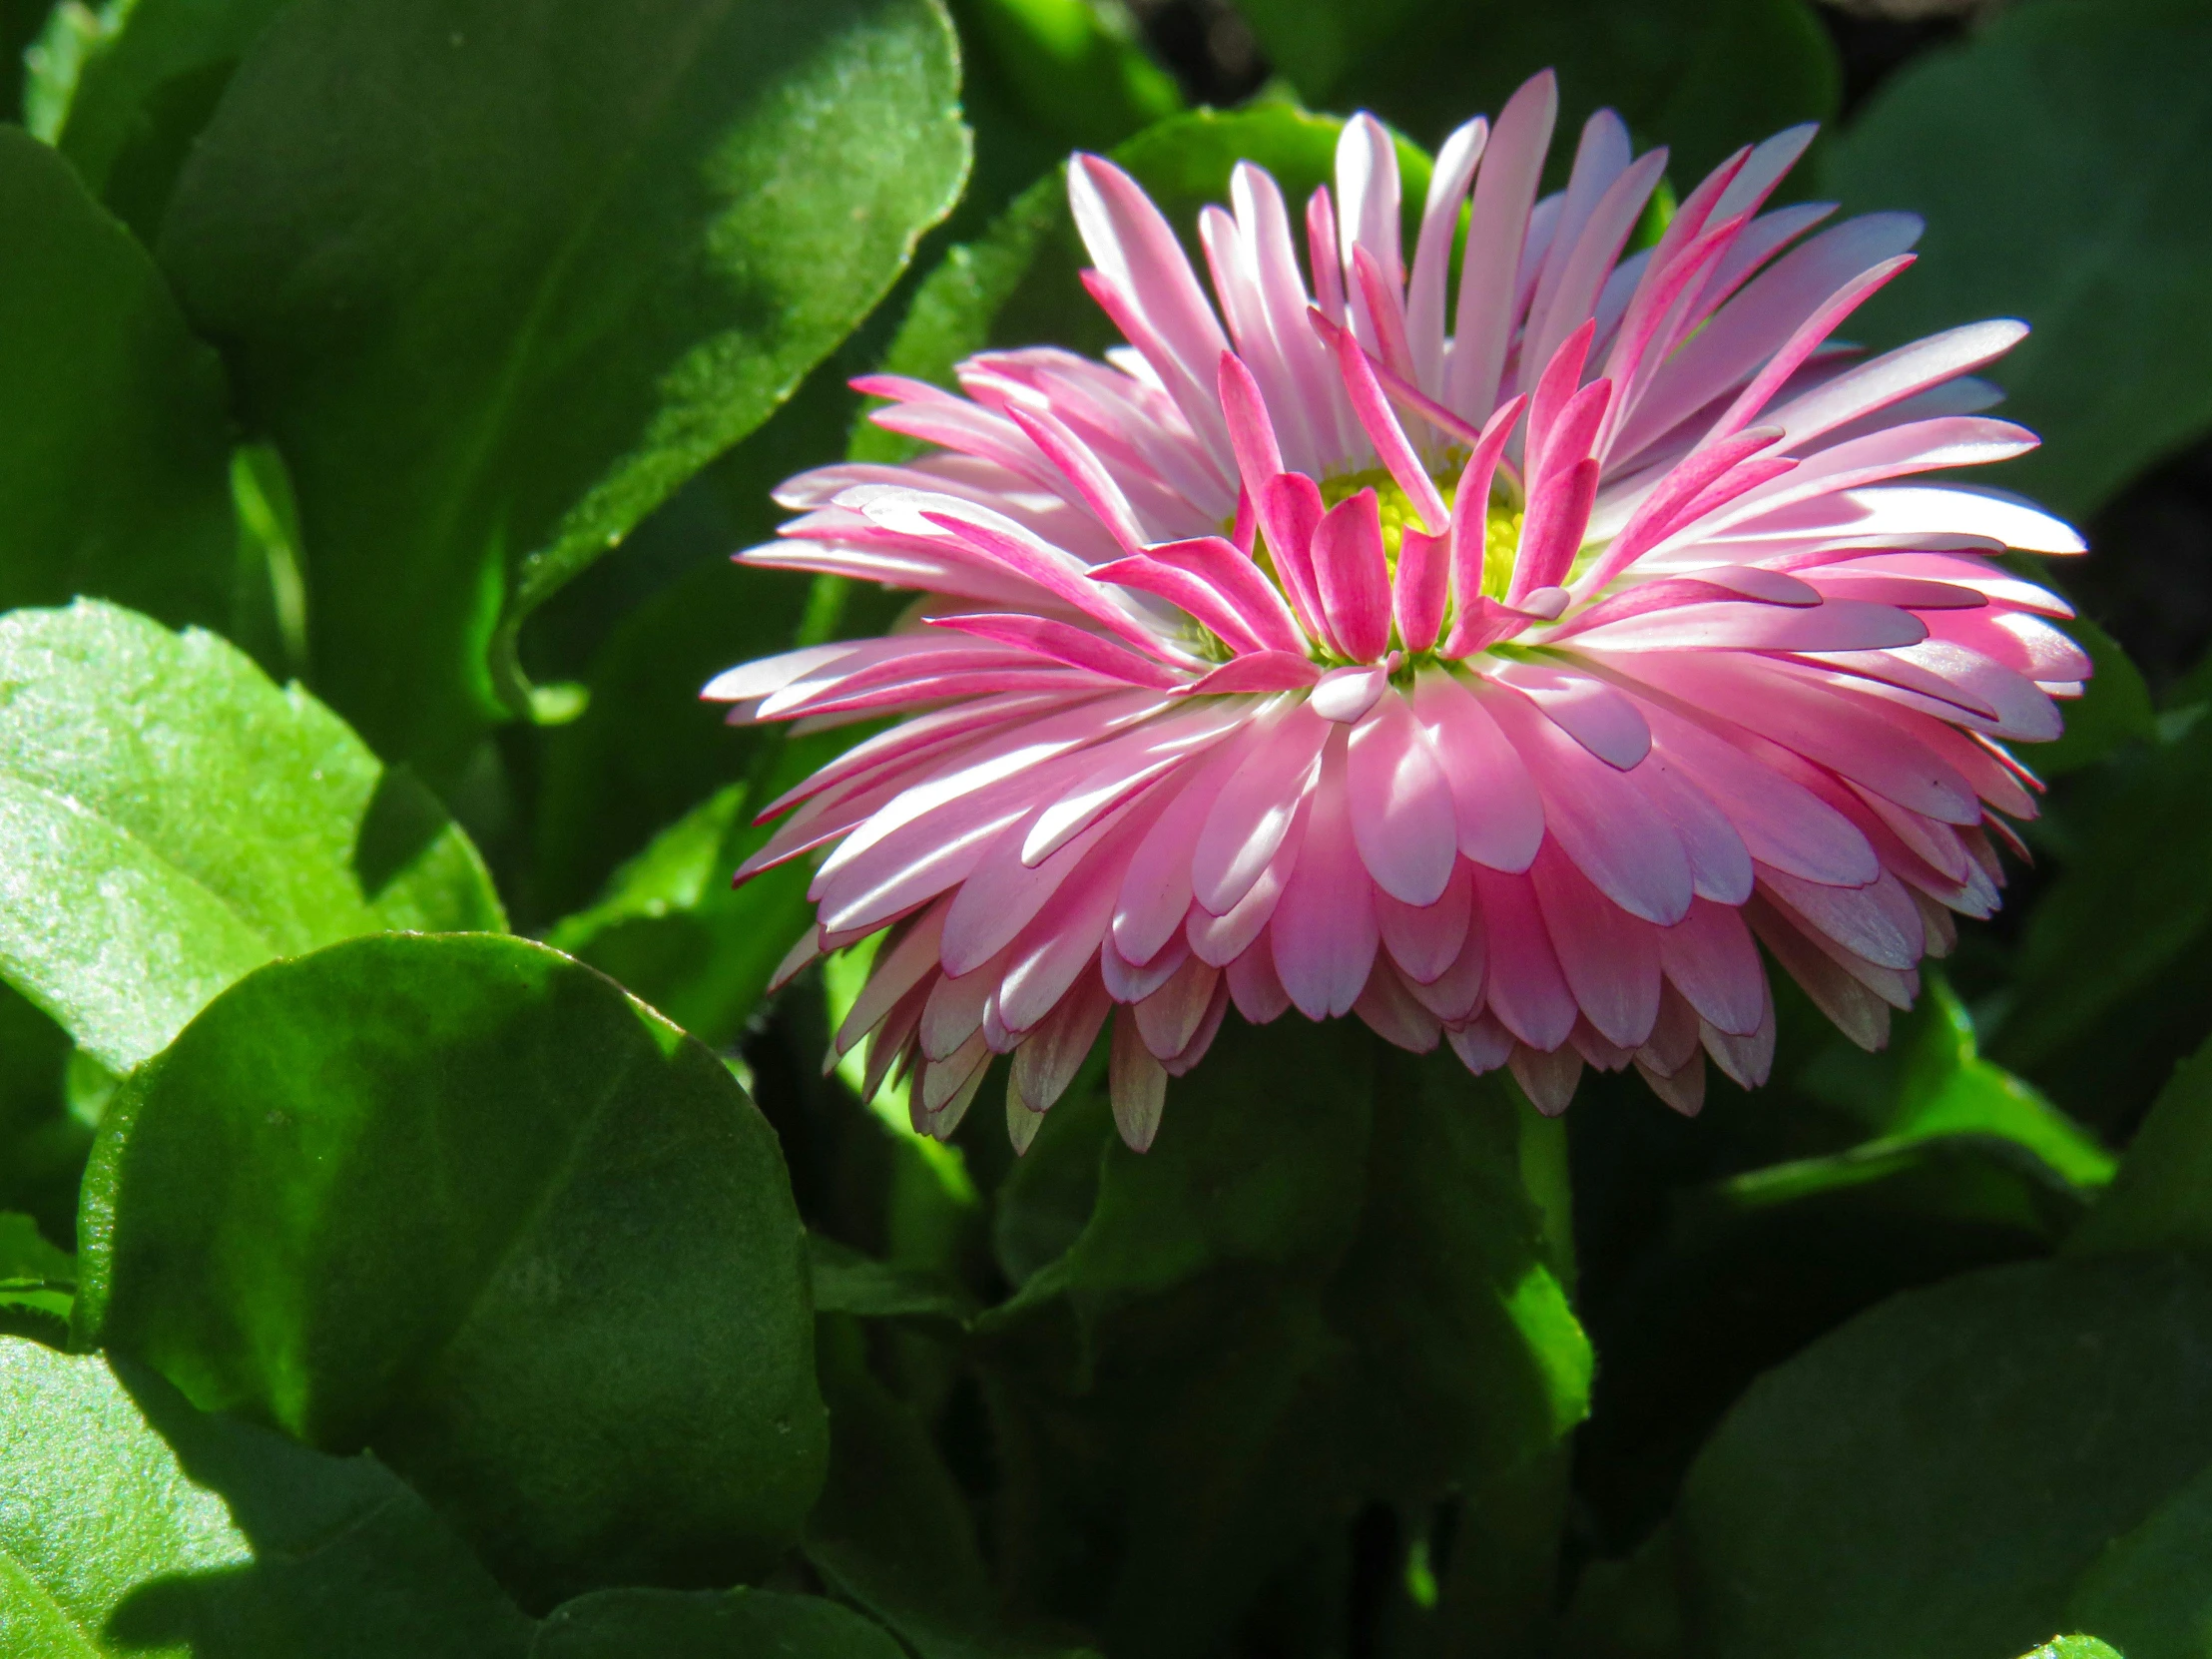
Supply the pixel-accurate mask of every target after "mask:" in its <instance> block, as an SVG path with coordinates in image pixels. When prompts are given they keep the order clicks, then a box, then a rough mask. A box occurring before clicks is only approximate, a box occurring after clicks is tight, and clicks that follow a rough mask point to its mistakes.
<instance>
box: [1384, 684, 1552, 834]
mask: <svg viewBox="0 0 2212 1659" xmlns="http://www.w3.org/2000/svg"><path fill="white" fill-rule="evenodd" d="M1413 717H1414V719H1416V720H1417V721H1419V722H1420V725H1421V729H1422V730H1423V731H1424V732H1425V733H1426V734H1427V735H1428V743H1429V747H1430V748H1431V749H1432V750H1433V751H1434V752H1435V756H1436V761H1437V764H1438V765H1440V766H1441V767H1442V768H1443V773H1444V779H1445V781H1446V782H1447V783H1448V784H1449V785H1450V787H1451V803H1452V816H1453V819H1454V821H1455V822H1456V824H1457V827H1458V831H1459V850H1460V851H1461V852H1464V853H1465V854H1466V855H1467V856H1468V857H1469V858H1472V859H1473V860H1474V861H1475V862H1476V863H1478V864H1486V865H1488V866H1489V867H1490V868H1492V869H1500V870H1523V869H1526V868H1527V867H1528V862H1529V860H1530V859H1531V858H1533V857H1535V856H1536V844H1537V842H1538V841H1540V840H1542V839H1543V833H1544V814H1543V808H1542V806H1541V805H1540V804H1539V802H1538V798H1537V795H1536V786H1535V783H1534V781H1533V780H1531V779H1530V777H1529V776H1528V768H1527V767H1526V766H1525V765H1524V764H1523V763H1522V761H1521V758H1520V755H1519V752H1518V751H1516V750H1515V749H1514V748H1513V746H1512V745H1511V744H1509V743H1507V742H1506V741H1505V737H1504V735H1503V734H1502V733H1500V732H1499V731H1498V729H1497V724H1496V722H1495V721H1493V720H1492V719H1491V718H1490V716H1489V714H1488V712H1487V711H1486V710H1485V709H1484V708H1483V707H1482V705H1481V704H1480V703H1478V702H1477V701H1476V700H1475V698H1474V695H1473V694H1472V693H1471V692H1469V691H1468V690H1467V689H1466V687H1465V686H1463V685H1461V684H1460V683H1459V681H1458V680H1456V679H1454V678H1453V677H1452V676H1451V675H1450V674H1448V673H1443V672H1436V671H1431V672H1429V673H1426V674H1423V675H1421V676H1420V678H1419V679H1418V680H1416V681H1415V682H1414V685H1413Z"/></svg>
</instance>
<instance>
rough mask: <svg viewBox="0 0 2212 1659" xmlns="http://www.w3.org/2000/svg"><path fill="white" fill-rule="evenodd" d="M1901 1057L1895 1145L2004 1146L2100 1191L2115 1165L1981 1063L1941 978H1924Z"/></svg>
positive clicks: (2086, 1137) (1998, 1069)
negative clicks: (1970, 1139)
mask: <svg viewBox="0 0 2212 1659" xmlns="http://www.w3.org/2000/svg"><path fill="white" fill-rule="evenodd" d="M1914 1023H1915V1025H1916V1026H1917V1027H1918V1029H1917V1031H1916V1032H1915V1034H1914V1039H1913V1045H1912V1047H1911V1049H1910V1050H1909V1051H1908V1052H1907V1054H1906V1056H1905V1075H1904V1077H1903V1079H1902V1086H1901V1088H1900V1090H1899V1094H1898V1101H1897V1107H1896V1112H1895V1115H1894V1116H1893V1117H1892V1118H1891V1119H1890V1121H1889V1122H1888V1123H1886V1124H1885V1125H1884V1129H1885V1131H1886V1138H1887V1139H1889V1140H1892V1141H1904V1142H1912V1141H1926V1140H1931V1139H1934V1138H1936V1137H1937V1136H1950V1135H1974V1136H1985V1137H1989V1138H1993V1139H1996V1140H2001V1141H2005V1142H2009V1143H2010V1144H2011V1145H2014V1146H2017V1147H2020V1148H2022V1149H2023V1150H2025V1151H2027V1152H2029V1153H2031V1154H2033V1155H2034V1156H2035V1157H2036V1158H2038V1159H2040V1160H2041V1161H2042V1162H2043V1163H2044V1164H2045V1165H2047V1166H2048V1167H2049V1168H2050V1170H2051V1171H2052V1172H2053V1173H2054V1174H2056V1175H2058V1176H2060V1177H2061V1178H2063V1179H2064V1180H2066V1181H2068V1182H2070V1183H2072V1184H2073V1185H2074V1186H2076V1187H2101V1186H2104V1185H2105V1184H2106V1183H2107V1182H2109V1181H2110V1180H2111V1179H2112V1171H2113V1169H2114V1167H2115V1163H2116V1160H2115V1159H2114V1158H2113V1156H2112V1154H2111V1153H2110V1152H2109V1151H2107V1150H2106V1149H2105V1147H2104V1145H2103V1143H2101V1142H2100V1141H2098V1140H2097V1138H2096V1137H2095V1136H2093V1135H2091V1134H2090V1133H2089V1132H2088V1131H2087V1130H2085V1129H2083V1128H2082V1127H2081V1126H2080V1125H2079V1124H2077V1123H2075V1122H2074V1121H2073V1119H2071V1118H2069V1117H2068V1116H2066V1114H2065V1113H2063V1112H2061V1111H2060V1110H2059V1109H2058V1108H2057V1107H2055V1106H2053V1105H2052V1104H2051V1103H2050V1102H2049V1101H2047V1100H2045V1099H2044V1098H2043V1097H2042V1096H2041V1095H2040V1094H2038V1093H2037V1092H2036V1091H2035V1090H2034V1089H2033V1088H2032V1087H2031V1086H2029V1085H2028V1084H2026V1083H2024V1082H2022V1081H2021V1080H2020V1079H2019V1078H2017V1077H2014V1076H2013V1075H2012V1074H2011V1073H2010V1072H2008V1071H2006V1070H2005V1069H2004V1068H2003V1067H2002V1066H1998V1065H1995V1064H1992V1063H1991V1062H1990V1061H1988V1060H1984V1059H1983V1058H1981V1056H1980V1054H1979V1053H1978V1052H1977V1051H1976V1047H1975V1043H1974V1029H1973V1021H1972V1019H1971V1018H1970V1017H1968V1015H1967V1013H1966V1009H1965V1005H1964V1004H1963V1003H1961V1002H1960V1001H1959V1000H1958V997H1957V994H1956V993H1955V992H1953V991H1952V990H1951V988H1950V985H1949V984H1948V982H1947V981H1945V980H1944V979H1943V978H1942V977H1941V976H1940V975H1938V974H1935V973H1931V974H1930V975H1929V982H1928V989H1927V993H1926V995H1925V997H1924V998H1923V1001H1922V1004H1921V1008H1920V1010H1919V1018H1918V1019H1917V1020H1916V1021H1915V1022H1914Z"/></svg>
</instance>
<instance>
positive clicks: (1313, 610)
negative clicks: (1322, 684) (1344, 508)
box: [1257, 472, 1337, 649]
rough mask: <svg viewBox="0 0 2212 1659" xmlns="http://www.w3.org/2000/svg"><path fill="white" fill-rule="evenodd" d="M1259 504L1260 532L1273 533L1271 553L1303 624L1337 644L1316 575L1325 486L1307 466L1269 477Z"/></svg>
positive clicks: (1326, 642)
mask: <svg viewBox="0 0 2212 1659" xmlns="http://www.w3.org/2000/svg"><path fill="white" fill-rule="evenodd" d="M1257 510H1258V512H1259V514H1260V533H1261V534H1262V535H1264V536H1266V537H1267V539H1268V556H1269V558H1270V559H1272V560H1273V561H1274V563H1275V570H1276V574H1277V575H1278V576H1280V577H1281V578H1282V580H1283V586H1284V588H1285V590H1286V591H1287V592H1288V593H1289V596H1290V601H1291V608H1292V609H1293V610H1295V611H1296V612H1297V613H1298V620H1299V624H1300V626H1301V627H1303V628H1304V629H1305V630H1306V632H1307V633H1308V634H1309V635H1311V636H1312V637H1313V638H1314V639H1316V640H1319V641H1320V642H1321V643H1322V644H1324V645H1326V646H1329V647H1331V648H1332V649H1334V648H1335V647H1336V644H1337V637H1336V635H1335V634H1334V633H1332V632H1331V631H1330V630H1329V628H1328V626H1327V618H1326V613H1325V612H1324V610H1323V608H1322V603H1321V590H1320V588H1319V587H1318V586H1317V585H1316V583H1315V579H1314V564H1313V557H1314V556H1313V541H1314V532H1315V530H1316V529H1317V528H1318V527H1319V526H1320V524H1321V521H1322V517H1323V512H1324V509H1323V507H1322V503H1321V486H1320V485H1319V484H1317V483H1315V482H1314V481H1313V479H1311V478H1309V477H1307V476H1306V475H1305V474H1304V473H1303V472H1286V473H1283V474H1281V475H1280V476H1278V477H1276V478H1272V479H1270V480H1269V481H1268V486H1267V488H1265V489H1264V490H1262V491H1261V492H1260V495H1259V499H1258V502H1257Z"/></svg>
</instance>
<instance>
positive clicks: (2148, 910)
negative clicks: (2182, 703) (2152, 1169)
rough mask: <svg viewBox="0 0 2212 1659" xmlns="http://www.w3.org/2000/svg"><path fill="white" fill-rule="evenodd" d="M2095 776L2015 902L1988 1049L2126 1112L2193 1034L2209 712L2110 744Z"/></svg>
mask: <svg viewBox="0 0 2212 1659" xmlns="http://www.w3.org/2000/svg"><path fill="white" fill-rule="evenodd" d="M2098 782H2099V788H2098V791H2097V793H2096V795H2095V796H2094V797H2093V798H2091V800H2090V801H2089V802H2088V803H2087V806H2088V810H2087V811H2086V812H2084V813H2083V814H2082V816H2081V820H2080V823H2079V825H2078V828H2077V830H2076V832H2075V833H2074V835H2073V836H2072V837H2071V844H2070V845H2068V846H2067V847H2066V848H2064V850H2063V857H2064V862H2063V867H2062V868H2061V869H2060V870H2059V872H2058V875H2057V877H2056V879H2055V880H2053V881H2051V882H2050V884H2049V885H2048V886H2047V887H2046V888H2045V889H2044V891H2043V894H2042V896H2041V898H2040V899H2039V901H2038V902H2037V903H2036V905H2035V908H2034V909H2033V910H2032V911H2030V912H2029V914H2028V916H2027V919H2026V925H2025V928H2024V929H2023V932H2022V935H2021V943H2020V946H2019V949H2018V953H2017V956H2016V958H2015V966H2014V975H2015V982H2014V990H2013V995H2012V998H2011V1000H2010V1003H2009V1006H2008V1007H2007V1008H2006V1010H2005V1012H2004V1015H2003V1019H2002V1023H2001V1024H1999V1025H1998V1026H1997V1028H1996V1031H1995V1033H1994V1036H1993V1038H1992V1040H1991V1043H1990V1049H1991V1052H1992V1054H1993V1056H1994V1057H1995V1058H1996V1059H1998V1060H1999V1061H2001V1062H2002V1063H2003V1064H2005V1065H2006V1066H2009V1067H2010V1068H2011V1069H2013V1070H2014V1071H2019V1072H2024V1073H2027V1074H2028V1075H2030V1076H2033V1077H2035V1078H2037V1079H2038V1080H2039V1081H2041V1082H2043V1083H2044V1084H2045V1086H2046V1087H2048V1088H2050V1089H2051V1091H2052V1092H2053V1093H2054V1094H2055V1095H2057V1097H2058V1098H2059V1099H2061V1100H2065V1101H2068V1102H2071V1103H2074V1104H2076V1105H2077V1107H2078V1108H2080V1109H2082V1110H2087V1109H2089V1107H2090V1106H2091V1105H2092V1104H2095V1105H2097V1106H2098V1107H2099V1109H2100V1110H2109V1111H2111V1112H2112V1114H2113V1115H2114V1116H2115V1117H2117V1118H2118V1119H2120V1121H2125V1118H2126V1117H2127V1116H2128V1115H2129V1114H2130V1109H2131V1108H2132V1107H2135V1106H2137V1105H2139V1104H2140V1103H2141V1102H2142V1101H2144V1100H2147V1099H2148V1098H2149V1097H2150V1095H2152V1094H2154V1093H2155V1092H2156V1090H2157V1088H2158V1087H2159V1085H2160V1084H2162V1083H2163V1082H2164V1081H2165V1076H2166V1072H2167V1069H2168V1068H2169V1067H2170V1066H2171V1065H2172V1063H2173V1061H2174V1059H2175V1058H2176V1057H2178V1055H2179V1054H2185V1053H2187V1052H2189V1051H2190V1050H2191V1049H2193V1048H2195V1047H2196V1045H2197V1044H2198V1043H2199V1042H2201V1041H2202V1040H2203V1037H2204V1022H2203V1008H2204V1005H2205V1002H2204V998H2205V986H2206V984H2207V983H2208V980H2212V967H2208V964H2207V963H2206V962H2205V961H2204V959H2203V958H2204V956H2205V951H2206V941H2207V937H2208V934H2212V858H2208V857H2207V855H2206V850H2207V844H2208V842H2207V830H2206V826H2207V825H2212V722H2206V721H2198V722H2195V723H2193V724H2191V723H2182V725H2181V729H2180V730H2179V733H2178V735H2176V736H2174V737H2173V738H2171V739H2170V740H2169V741H2166V742H2161V743H2157V744H2152V745H2146V746H2144V747H2143V748H2141V749H2140V750H2138V751H2135V752H2132V753H2130V754H2128V755H2126V756H2122V757H2117V758H2115V761H2114V772H2113V774H2112V775H2111V776H2109V777H2107V778H2102V779H2100V780H2099V781H2098ZM2150 826H2156V827H2157V830H2156V832H2155V833H2146V832H2145V831H2146V827H2150Z"/></svg>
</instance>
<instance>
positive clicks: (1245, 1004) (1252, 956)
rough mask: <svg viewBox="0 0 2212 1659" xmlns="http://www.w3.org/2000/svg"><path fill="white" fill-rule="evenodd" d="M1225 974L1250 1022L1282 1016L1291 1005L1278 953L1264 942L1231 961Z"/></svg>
mask: <svg viewBox="0 0 2212 1659" xmlns="http://www.w3.org/2000/svg"><path fill="white" fill-rule="evenodd" d="M1222 977H1223V978H1225V979H1227V980H1228V981H1229V994H1230V996H1231V997H1232V998H1234V999H1235V1001H1236V1004H1237V1012H1238V1013H1240V1014H1242V1015H1244V1017H1245V1020H1246V1022H1247V1023H1248V1024H1252V1025H1266V1024H1267V1023H1268V1022H1269V1021H1271V1020H1275V1019H1280V1018H1281V1017H1282V1016H1283V1013H1284V1011H1285V1010H1286V1009H1288V1008H1289V1007H1290V1005H1291V993H1290V992H1289V991H1286V990H1285V989H1284V988H1283V981H1282V980H1281V979H1280V978H1278V977H1277V976H1276V972H1275V953H1274V951H1272V950H1271V949H1270V948H1268V946H1266V945H1265V944H1263V945H1261V946H1259V947H1258V948H1257V949H1253V950H1248V951H1246V952H1245V953H1244V954H1243V955H1242V956H1239V957H1238V958H1237V959H1236V960H1235V961H1234V962H1231V963H1230V964H1229V966H1228V967H1227V968H1226V969H1225V970H1223V974H1222Z"/></svg>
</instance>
